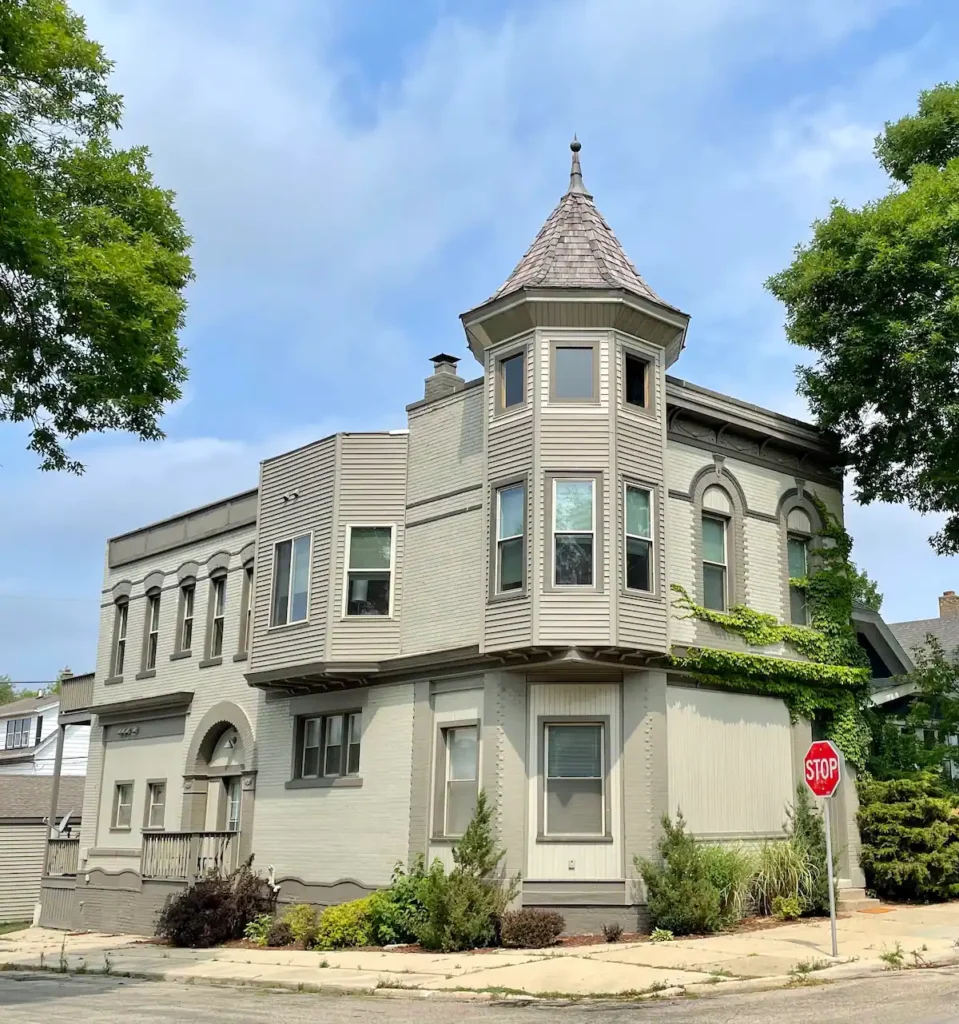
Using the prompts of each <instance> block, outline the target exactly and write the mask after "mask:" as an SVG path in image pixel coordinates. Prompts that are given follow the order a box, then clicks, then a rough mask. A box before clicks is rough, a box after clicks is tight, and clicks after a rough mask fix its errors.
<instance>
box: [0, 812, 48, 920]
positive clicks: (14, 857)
mask: <svg viewBox="0 0 959 1024" xmlns="http://www.w3.org/2000/svg"><path fill="white" fill-rule="evenodd" d="M45 840H46V828H45V827H44V826H43V825H0V923H2V922H4V921H32V920H33V910H34V907H35V905H36V903H37V900H39V898H40V875H41V873H42V871H43V851H44V843H45Z"/></svg>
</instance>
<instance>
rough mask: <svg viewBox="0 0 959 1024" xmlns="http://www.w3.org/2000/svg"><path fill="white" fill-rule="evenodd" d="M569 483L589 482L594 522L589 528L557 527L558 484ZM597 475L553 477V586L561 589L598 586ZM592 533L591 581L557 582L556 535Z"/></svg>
mask: <svg viewBox="0 0 959 1024" xmlns="http://www.w3.org/2000/svg"><path fill="white" fill-rule="evenodd" d="M569 483H576V484H579V483H583V484H589V486H590V488H591V494H592V523H591V525H590V529H588V530H557V529H556V485H557V484H569ZM596 483H597V481H596V477H593V476H554V477H553V478H552V487H553V493H552V499H553V505H552V520H553V521H552V522H551V523H550V530H551V533H552V536H551V538H550V558H551V559H552V563H553V566H552V576H551V579H552V581H553V586H554V587H556V588H557V589H560V590H595V589H596V586H597V582H596ZM587 533H589V534H591V535H592V538H593V544H592V551H593V565H592V573H591V576H592V578H591V580H590V582H589V583H557V582H556V537H557V535H558V534H561V535H563V536H571V537H579V536H582V535H583V534H587Z"/></svg>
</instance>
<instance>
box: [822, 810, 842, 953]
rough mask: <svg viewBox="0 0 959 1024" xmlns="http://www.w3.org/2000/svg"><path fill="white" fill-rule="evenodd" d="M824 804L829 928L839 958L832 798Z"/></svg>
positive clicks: (833, 950) (833, 949) (833, 947)
mask: <svg viewBox="0 0 959 1024" xmlns="http://www.w3.org/2000/svg"><path fill="white" fill-rule="evenodd" d="M823 803H824V804H825V807H824V808H823V809H824V812H825V815H826V822H825V824H826V872H827V874H828V876H829V927H830V930H831V931H832V955H833V956H834V957H838V956H839V948H838V946H837V945H836V888H835V885H834V884H833V878H832V821H831V820H830V817H829V805H830V804H831V803H832V798H831V797H828V796H827V797H826V799H825V800H824V801H823Z"/></svg>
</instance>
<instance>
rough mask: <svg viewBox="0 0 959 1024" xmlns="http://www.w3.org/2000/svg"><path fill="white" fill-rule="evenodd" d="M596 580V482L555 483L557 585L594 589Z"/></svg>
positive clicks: (554, 541)
mask: <svg viewBox="0 0 959 1024" xmlns="http://www.w3.org/2000/svg"><path fill="white" fill-rule="evenodd" d="M595 576H596V481H595V480H562V479H559V480H553V585H554V586H557V587H591V586H593V584H594V580H595Z"/></svg>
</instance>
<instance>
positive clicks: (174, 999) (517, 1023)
mask: <svg viewBox="0 0 959 1024" xmlns="http://www.w3.org/2000/svg"><path fill="white" fill-rule="evenodd" d="M78 1020H81V1021H83V1022H84V1024H120V1022H122V1024H140V1022H143V1024H146V1022H150V1024H163V1022H166V1021H169V1022H174V1021H176V1022H178V1024H179V1022H182V1021H196V1022H200V1024H221V1022H222V1024H286V1022H290V1024H298V1022H303V1024H307V1022H309V1024H340V1022H351V1024H357V1022H358V1024H407V1022H409V1024H413V1022H415V1024H432V1022H441V1021H442V1022H447V1021H455V1022H457V1024H541V1022H542V1024H598V1022H599V1021H602V1022H603V1024H625V1022H626V1021H630V1022H632V1024H635V1022H637V1021H653V1022H658V1021H662V1022H668V1024H686V1022H690V1024H691V1022H693V1021H695V1022H696V1024H751V1022H760V1021H762V1022H768V1021H789V1024H838V1022H843V1024H847V1022H848V1024H853V1022H855V1024H859V1022H864V1021H869V1022H881V1024H953V1022H957V1024H959V968H944V969H940V970H925V971H906V972H890V973H889V974H884V975H881V976H878V977H873V978H868V979H864V980H860V981H847V982H835V983H832V984H827V985H816V986H810V987H797V988H791V989H785V990H778V991H774V992H758V993H752V994H742V995H726V996H715V997H706V998H700V999H695V1000H694V999H678V1000H671V1001H664V1002H643V1003H631V1004H622V1003H608V1002H607V1003H601V1002H597V1003H580V1004H570V1005H556V1004H550V1003H535V1004H529V1005H516V1004H492V1005H491V1004H478V1003H468V1002H450V1001H434V1000H423V999H405V998H403V999H382V998H375V997H364V998H353V997H346V996H326V995H316V994H311V993H298V992H285V991H270V990H264V989H256V988H228V987H219V986H216V987H214V986H208V985H184V984H173V983H168V982H148V981H136V980H131V979H121V978H104V977H90V976H80V977H72V976H64V977H60V976H58V975H53V974H33V975H14V974H7V975H3V974H0V1021H3V1022H4V1024H36V1022H39V1021H42V1022H44V1024H57V1022H60V1021H63V1022H67V1021H69V1022H70V1024H76V1022H77V1021H78Z"/></svg>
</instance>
